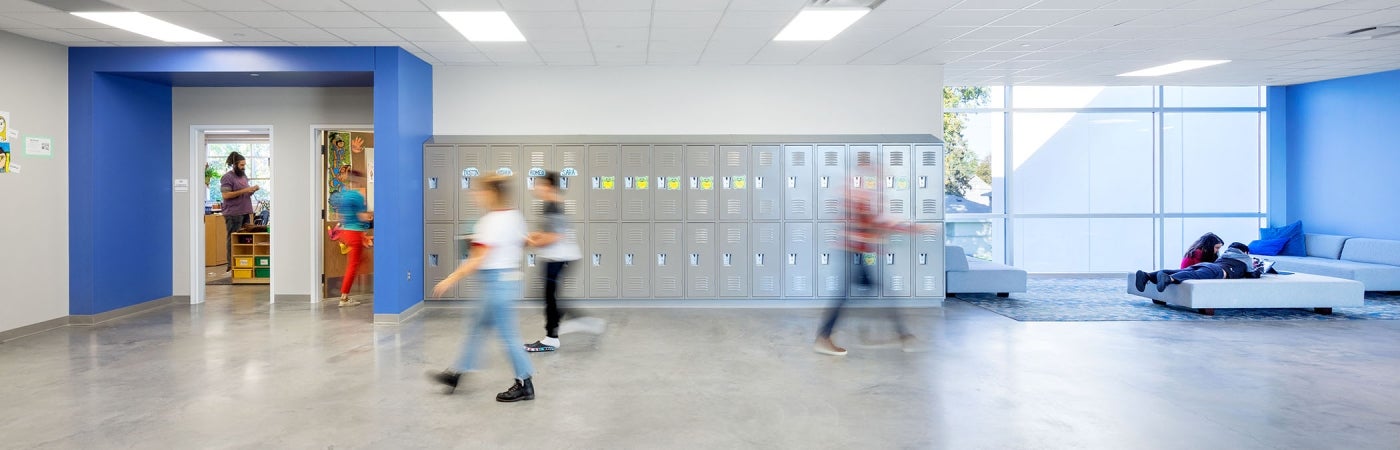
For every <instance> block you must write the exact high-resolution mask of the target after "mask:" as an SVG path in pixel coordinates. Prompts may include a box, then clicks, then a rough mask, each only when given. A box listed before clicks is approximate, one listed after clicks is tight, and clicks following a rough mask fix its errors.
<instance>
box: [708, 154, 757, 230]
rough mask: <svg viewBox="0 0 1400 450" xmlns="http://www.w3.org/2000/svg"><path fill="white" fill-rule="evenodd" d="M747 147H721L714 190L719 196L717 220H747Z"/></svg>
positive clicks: (748, 207)
mask: <svg viewBox="0 0 1400 450" xmlns="http://www.w3.org/2000/svg"><path fill="white" fill-rule="evenodd" d="M748 167H749V146H747V145H721V146H720V147H719V170H718V173H717V174H716V175H715V176H716V177H717V178H718V179H717V180H716V186H715V188H716V189H717V190H718V194H719V203H718V205H719V220H721V221H730V222H737V221H741V220H749V209H750V206H749V179H748Z"/></svg>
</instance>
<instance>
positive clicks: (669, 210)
mask: <svg viewBox="0 0 1400 450" xmlns="http://www.w3.org/2000/svg"><path fill="white" fill-rule="evenodd" d="M658 203H659V204H660V208H658V209H659V210H660V211H659V212H660V213H661V215H666V216H678V215H680V210H681V202H680V200H662V201H660V202H658Z"/></svg>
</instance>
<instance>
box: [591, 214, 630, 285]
mask: <svg viewBox="0 0 1400 450" xmlns="http://www.w3.org/2000/svg"><path fill="white" fill-rule="evenodd" d="M619 247H620V245H619V242H618V233H617V224H615V223H590V224H588V253H587V254H585V255H583V258H584V260H586V261H587V263H588V271H589V274H588V297H589V298H617V293H618V284H619V282H620V281H621V279H622V277H621V276H619V274H618V259H620V258H618V251H617V250H618V248H619Z"/></svg>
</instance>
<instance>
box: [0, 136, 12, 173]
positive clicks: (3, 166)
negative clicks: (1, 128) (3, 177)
mask: <svg viewBox="0 0 1400 450" xmlns="http://www.w3.org/2000/svg"><path fill="white" fill-rule="evenodd" d="M11 156H12V155H10V143H9V142H0V173H10V157H11Z"/></svg>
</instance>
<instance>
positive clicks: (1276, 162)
mask: <svg viewBox="0 0 1400 450" xmlns="http://www.w3.org/2000/svg"><path fill="white" fill-rule="evenodd" d="M1266 92H1267V93H1266V94H1265V95H1266V100H1265V104H1266V105H1268V108H1267V112H1265V114H1264V116H1265V128H1266V129H1267V130H1268V145H1269V147H1268V149H1266V152H1267V156H1268V157H1267V158H1266V159H1265V160H1266V161H1268V177H1269V178H1268V189H1267V192H1268V194H1269V198H1268V202H1269V203H1268V204H1267V205H1265V206H1266V207H1267V209H1265V211H1268V213H1269V226H1272V227H1277V226H1283V225H1287V224H1288V223H1289V221H1288V88H1287V87H1285V86H1269V87H1268V89H1267V91H1266Z"/></svg>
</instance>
